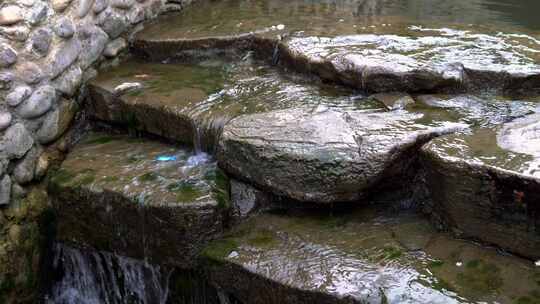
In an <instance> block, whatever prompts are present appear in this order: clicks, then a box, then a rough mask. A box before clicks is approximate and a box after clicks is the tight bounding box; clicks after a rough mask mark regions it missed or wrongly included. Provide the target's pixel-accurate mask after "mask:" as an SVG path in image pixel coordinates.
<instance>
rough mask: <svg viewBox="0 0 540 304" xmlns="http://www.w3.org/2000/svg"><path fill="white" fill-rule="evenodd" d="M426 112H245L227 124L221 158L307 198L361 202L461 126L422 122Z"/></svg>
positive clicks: (243, 174) (234, 170)
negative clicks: (428, 145)
mask: <svg viewBox="0 0 540 304" xmlns="http://www.w3.org/2000/svg"><path fill="white" fill-rule="evenodd" d="M421 117H422V115H420V114H411V113H405V112H403V113H392V112H388V113H363V112H354V111H340V110H335V109H331V108H326V107H318V108H315V109H310V108H297V109H290V110H282V111H273V112H268V113H263V114H254V115H246V116H241V117H239V118H236V119H233V120H232V121H231V122H230V123H229V124H227V125H226V126H225V128H224V130H223V134H222V136H221V140H220V145H219V151H218V154H217V155H218V159H219V163H220V166H222V167H223V168H224V169H225V170H226V171H227V172H229V173H231V174H232V175H234V176H236V177H238V178H239V179H243V180H247V181H249V182H252V183H255V184H256V185H258V186H259V187H261V188H263V189H266V190H269V191H271V192H273V193H274V194H276V195H283V196H286V197H289V198H292V199H295V200H299V201H307V202H317V203H332V202H345V201H357V200H359V199H360V198H361V197H363V196H365V195H367V194H368V193H369V190H371V189H373V188H374V187H380V186H390V185H392V183H396V182H398V183H402V182H401V181H398V179H399V177H400V176H401V177H403V176H404V175H405V174H407V172H408V170H409V168H410V165H411V164H412V162H413V161H414V159H415V155H416V153H417V151H418V149H419V147H420V146H421V145H422V144H424V143H425V142H427V141H428V140H430V139H432V138H433V137H436V136H439V135H441V134H444V133H450V132H452V131H455V129H456V127H457V126H458V125H447V126H443V127H429V126H426V125H421V124H416V123H415V119H419V118H421Z"/></svg>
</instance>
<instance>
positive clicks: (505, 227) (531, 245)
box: [422, 114, 540, 259]
mask: <svg viewBox="0 0 540 304" xmlns="http://www.w3.org/2000/svg"><path fill="white" fill-rule="evenodd" d="M539 121H540V115H539V114H529V115H525V116H523V117H521V118H516V119H514V120H511V121H510V122H507V123H502V124H499V125H497V126H495V127H491V128H487V127H478V128H475V129H473V130H472V131H471V132H468V133H464V134H453V135H448V136H442V137H440V138H437V139H435V140H433V141H432V142H430V143H429V144H427V145H426V146H425V147H424V148H423V149H422V159H423V160H424V161H423V163H424V164H425V169H426V178H425V179H426V181H427V185H428V189H429V191H430V192H431V196H430V197H431V201H430V203H431V206H430V209H432V211H431V212H432V216H433V217H434V218H435V219H436V220H437V221H438V222H439V223H441V224H442V225H443V226H444V227H447V228H449V229H451V230H453V231H454V232H455V233H456V234H458V235H459V236H461V237H468V238H474V239H478V240H482V241H484V242H488V243H491V244H496V245H497V246H499V247H502V248H504V249H506V250H508V251H511V252H514V253H517V254H520V255H522V256H526V257H529V258H533V259H538V258H540V238H539V237H538V235H539V231H540V226H539V225H538V223H539V221H540V213H539V210H540V209H539V208H540V206H539V203H540V142H539V138H540V128H539Z"/></svg>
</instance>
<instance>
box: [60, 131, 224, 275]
mask: <svg viewBox="0 0 540 304" xmlns="http://www.w3.org/2000/svg"><path fill="white" fill-rule="evenodd" d="M226 183H227V181H226V179H225V177H224V176H223V175H222V174H221V173H219V172H218V171H217V169H216V166H215V163H214V162H211V161H210V160H209V159H208V157H207V156H205V155H193V154H191V152H190V151H187V150H182V149H180V148H179V147H177V146H171V145H166V144H162V143H159V142H154V141H145V140H139V139H132V138H127V137H122V136H108V135H106V134H91V135H90V136H88V137H86V138H84V139H83V141H82V142H81V143H80V144H78V145H77V146H76V147H75V148H74V149H73V151H72V152H71V153H70V154H69V155H68V156H67V158H66V160H65V161H64V163H63V164H62V166H61V168H60V169H59V170H58V171H57V172H56V173H55V174H54V175H53V177H52V179H51V182H50V187H49V190H50V192H51V193H52V195H53V197H54V208H55V210H56V213H57V215H58V235H57V238H58V240H61V241H63V242H67V243H70V244H73V245H76V246H78V247H90V248H95V249H98V250H106V251H109V252H114V253H118V254H122V255H125V256H129V257H133V258H139V259H145V260H148V261H149V262H150V261H151V262H155V263H159V264H169V265H175V266H179V267H190V266H193V263H194V262H195V260H194V257H195V256H196V255H197V254H198V252H199V250H200V248H201V247H202V246H204V244H205V243H206V242H207V241H209V240H211V239H213V238H215V237H216V236H219V235H220V234H221V233H222V231H223V226H224V219H225V214H226V213H227V210H228V194H227V185H226Z"/></svg>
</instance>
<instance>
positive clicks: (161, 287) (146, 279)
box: [45, 244, 172, 304]
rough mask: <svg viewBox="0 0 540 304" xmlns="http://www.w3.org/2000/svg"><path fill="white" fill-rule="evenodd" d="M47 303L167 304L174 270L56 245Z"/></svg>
mask: <svg viewBox="0 0 540 304" xmlns="http://www.w3.org/2000/svg"><path fill="white" fill-rule="evenodd" d="M54 250H55V258H54V261H53V268H54V271H55V272H57V274H58V276H59V280H58V281H57V282H56V283H55V284H54V286H53V287H52V290H51V291H50V293H49V295H48V296H47V297H46V299H45V303H47V304H154V303H155V304H165V303H166V301H167V298H168V295H169V287H168V286H169V278H170V275H171V272H172V271H167V270H162V269H160V268H159V267H154V266H151V265H149V264H147V263H145V262H143V261H139V260H135V259H130V258H126V257H120V256H116V255H114V254H111V253H105V252H95V251H93V252H92V251H81V250H79V249H75V248H71V247H68V246H66V245H63V244H56V245H55V249H54Z"/></svg>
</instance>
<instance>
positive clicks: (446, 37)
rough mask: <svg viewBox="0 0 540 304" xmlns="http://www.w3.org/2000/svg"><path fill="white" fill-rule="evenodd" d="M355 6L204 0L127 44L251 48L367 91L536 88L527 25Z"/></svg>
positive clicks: (169, 49)
mask: <svg viewBox="0 0 540 304" xmlns="http://www.w3.org/2000/svg"><path fill="white" fill-rule="evenodd" d="M385 5H386V4H385ZM358 9H362V6H360V7H359V6H357V5H355V3H354V2H340V3H339V4H336V3H332V4H331V5H330V3H328V2H326V1H317V2H306V1H303V0H293V1H282V0H280V1H267V0H259V1H256V2H255V3H253V2H252V1H249V2H248V1H245V0H229V1H221V2H220V3H218V4H216V3H214V2H212V1H201V2H199V3H197V4H196V5H193V6H192V7H190V8H188V9H186V10H185V11H183V12H182V13H179V14H171V15H169V16H166V17H164V18H160V19H159V20H157V21H155V22H154V23H150V24H148V25H147V26H146V28H145V29H144V30H143V31H141V32H140V33H139V34H138V35H137V37H136V39H135V41H134V43H133V47H132V50H133V51H134V52H135V53H136V54H139V55H141V56H144V57H146V58H150V59H152V60H157V61H161V60H166V59H170V58H176V59H183V60H186V59H189V58H194V57H210V56H215V55H216V54H220V55H222V53H223V52H225V53H227V52H228V53H236V54H238V53H242V52H244V51H247V50H254V51H255V53H256V54H257V55H258V57H259V58H266V60H269V61H272V62H274V63H276V62H278V61H279V62H281V63H282V64H283V65H285V66H287V67H292V68H294V69H296V70H298V71H302V72H307V73H310V74H316V75H318V76H319V77H320V78H322V79H324V80H326V81H332V82H338V83H342V84H346V85H349V86H352V87H354V88H357V89H362V90H367V91H370V92H391V91H405V92H430V93H441V92H479V91H483V90H485V89H489V90H496V91H499V92H503V93H505V94H512V95H514V94H515V95H534V94H538V93H539V92H540V65H539V62H540V58H539V57H538V54H539V51H540V43H539V42H538V40H537V39H536V38H535V36H534V35H533V34H532V35H527V34H513V32H512V30H514V29H511V28H508V32H507V33H505V32H500V30H494V29H492V28H489V27H485V26H477V25H468V26H464V25H461V24H453V22H454V20H450V21H448V22H447V23H442V24H441V23H439V22H437V21H429V22H426V21H425V20H422V22H420V20H418V19H417V18H414V17H411V16H407V17H405V16H400V17H399V18H398V17H397V15H399V13H397V12H394V13H395V15H391V14H385V15H383V16H379V17H378V18H377V19H375V20H371V19H369V18H362V17H361V16H362V15H361V14H359V15H356V14H354V13H353V14H352V15H351V12H355V11H357V10H358ZM393 9H395V8H393ZM400 13H401V12H400ZM208 15H211V16H213V18H208ZM516 30H517V31H518V32H519V30H518V29H516ZM231 51H232V52H231ZM212 53H214V54H213V55H212Z"/></svg>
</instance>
